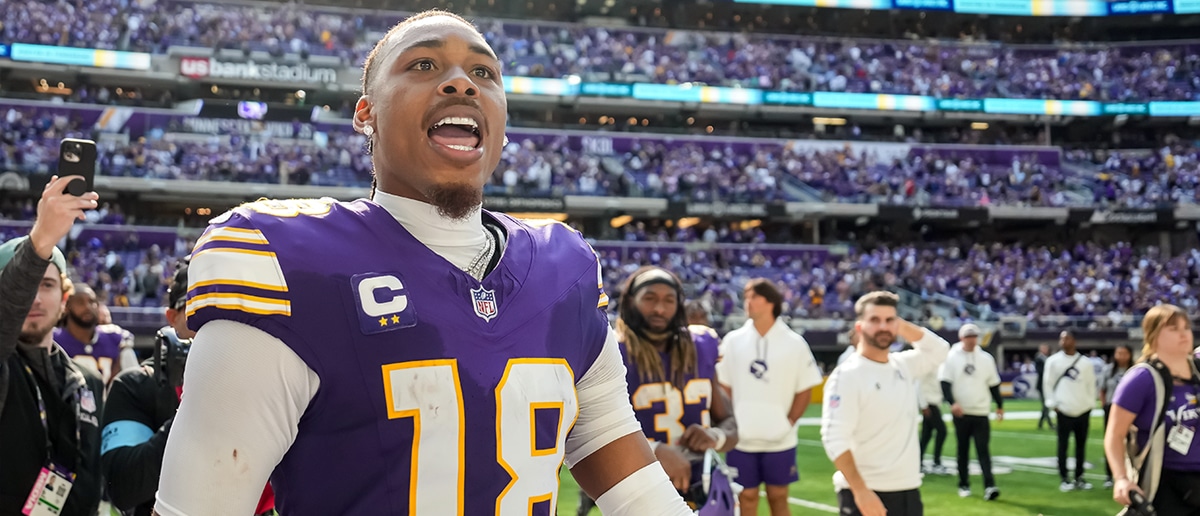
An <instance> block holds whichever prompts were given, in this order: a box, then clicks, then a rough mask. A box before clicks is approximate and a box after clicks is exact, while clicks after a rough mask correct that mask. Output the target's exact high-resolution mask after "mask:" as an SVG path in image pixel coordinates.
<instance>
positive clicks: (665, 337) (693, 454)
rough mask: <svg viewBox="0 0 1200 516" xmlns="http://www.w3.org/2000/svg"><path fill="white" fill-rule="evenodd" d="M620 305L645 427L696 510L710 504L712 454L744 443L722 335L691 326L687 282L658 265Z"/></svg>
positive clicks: (643, 272) (642, 274) (632, 279)
mask: <svg viewBox="0 0 1200 516" xmlns="http://www.w3.org/2000/svg"><path fill="white" fill-rule="evenodd" d="M618 309H619V315H620V316H619V318H618V319H617V338H618V339H619V340H620V342H621V356H622V358H623V359H624V362H625V368H626V369H627V370H628V371H629V372H628V374H627V376H626V383H627V384H628V385H629V395H630V397H631V398H632V400H633V409H634V411H635V413H636V414H637V418H638V421H639V422H640V423H641V425H642V432H643V433H645V434H646V438H647V439H649V440H650V445H651V447H652V448H654V452H655V455H656V456H657V458H658V460H659V462H661V463H662V465H663V468H664V469H666V471H667V476H669V477H670V478H671V483H672V484H674V485H675V488H676V489H678V490H680V491H682V492H684V493H685V499H686V500H687V501H688V502H689V503H690V504H691V505H692V506H693V507H700V506H704V505H705V502H706V501H707V499H708V498H709V497H708V494H709V492H706V491H705V487H704V486H703V483H702V482H701V478H702V471H701V469H702V468H701V466H702V463H703V461H702V460H701V459H702V458H703V456H704V453H705V452H706V451H708V450H710V449H711V450H715V451H718V452H727V451H729V450H731V449H733V446H734V445H735V444H737V425H736V423H735V422H734V418H733V410H732V407H731V405H730V402H729V400H728V398H727V397H726V396H725V395H724V392H723V391H721V390H720V389H714V387H715V386H716V365H717V345H718V344H719V339H718V337H717V334H716V332H715V331H713V329H712V328H709V327H707V326H701V325H692V326H689V325H688V324H687V319H686V317H685V311H684V309H683V287H682V286H681V284H680V282H679V279H678V278H677V277H675V275H674V274H671V273H670V272H668V271H666V270H663V269H661V268H658V267H652V266H647V267H642V268H640V269H638V270H636V271H634V273H633V274H631V275H630V276H629V277H628V278H627V279H626V280H625V283H624V284H623V285H622V288H621V297H620V300H619V304H618ZM714 395H715V396H714ZM714 423H715V424H714ZM722 488H723V487H718V488H717V489H722ZM710 491H711V490H710ZM581 501H582V504H581V506H580V510H579V511H578V512H579V514H586V513H587V512H588V508H589V507H588V505H589V504H588V502H589V499H588V498H587V497H586V496H584V497H581ZM714 505H719V504H714ZM728 514H732V508H731V510H730V512H729V513H728Z"/></svg>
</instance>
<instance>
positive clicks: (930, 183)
mask: <svg viewBox="0 0 1200 516" xmlns="http://www.w3.org/2000/svg"><path fill="white" fill-rule="evenodd" d="M86 116H87V115H86V114H84V113H83V112H82V111H73V110H69V109H65V108H54V109H50V108H47V109H44V110H40V111H39V110H35V109H29V108H16V107H10V108H8V109H7V111H6V113H4V119H3V121H2V123H0V134H3V135H4V137H3V139H2V140H0V168H5V169H17V170H41V169H44V168H45V167H46V166H47V164H48V163H53V162H54V156H55V152H56V149H57V146H58V141H59V139H60V138H62V137H64V136H81V135H85V134H91V128H90V127H88V126H87V125H86V124H84V123H82V122H80V121H81V120H85V119H86ZM92 116H93V117H94V114H93V115H92ZM193 125H195V124H193ZM191 127H193V126H192V125H188V124H179V123H178V121H177V120H172V121H171V122H164V123H163V124H162V126H153V127H149V128H144V129H140V130H139V131H138V132H140V133H141V134H140V135H139V134H133V135H131V136H132V138H131V139H123V138H113V139H108V140H105V139H100V140H99V141H100V142H101V144H100V154H101V157H100V162H101V170H102V173H103V174H106V175H114V176H127V177H144V178H157V179H192V180H206V181H233V182H251V183H275V184H278V183H286V184H300V185H314V186H358V187H364V186H367V185H369V184H370V181H371V180H370V177H371V176H370V170H371V163H370V158H369V156H366V155H365V154H364V153H363V152H361V151H362V147H363V141H364V140H363V138H362V136H360V135H357V134H355V133H353V132H351V131H350V128H349V127H348V126H344V125H342V126H331V127H327V128H324V129H325V130H324V131H321V133H322V135H323V136H324V138H322V139H321V142H320V143H317V141H316V140H314V139H313V138H312V137H309V138H301V137H295V138H290V137H277V135H273V134H270V133H268V132H267V131H259V132H245V131H238V130H221V131H219V133H220V134H215V135H214V134H199V133H195V132H191ZM298 133H299V131H297V135H296V136H299V134H298ZM509 136H510V138H511V140H512V141H511V142H510V143H509V145H508V147H506V148H505V151H504V154H503V158H502V161H501V164H500V166H499V167H498V168H497V170H496V172H495V174H494V176H493V180H492V184H491V185H489V194H493V195H515V196H524V197H538V196H543V197H544V196H559V195H564V194H569V195H605V196H613V195H615V196H627V197H666V198H668V199H673V200H692V201H712V200H717V199H719V200H724V201H726V202H732V201H736V202H767V201H773V200H788V201H823V202H857V203H862V202H874V203H886V204H897V205H958V206H974V205H1022V206H1069V205H1078V206H1087V205H1095V206H1110V205H1111V206H1122V207H1155V206H1159V205H1164V204H1176V203H1185V202H1186V203H1194V202H1195V200H1196V198H1197V189H1198V188H1200V168H1198V166H1197V151H1196V147H1195V146H1193V145H1191V144H1190V143H1187V142H1178V141H1177V142H1174V143H1171V144H1169V145H1168V144H1164V145H1163V146H1162V148H1160V149H1157V150H1153V151H1149V150H1141V151H1138V150H1134V151H1121V152H1114V153H1112V154H1111V155H1110V156H1108V157H1099V156H1098V155H1097V154H1096V153H1090V152H1083V151H1072V152H1068V153H1066V154H1065V156H1064V153H1063V152H1062V151H1061V150H1060V149H1059V148H1057V147H998V146H954V145H913V144H885V143H870V142H831V141H803V140H770V139H738V138H714V137H708V138H703V137H677V136H667V135H652V134H647V135H632V134H629V133H603V134H601V133H586V132H565V131H553V132H551V131H538V130H531V129H519V128H510V129H509ZM1094 159H1102V160H1103V161H1101V162H1100V163H1094V162H1093V160H1094Z"/></svg>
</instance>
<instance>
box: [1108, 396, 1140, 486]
mask: <svg viewBox="0 0 1200 516" xmlns="http://www.w3.org/2000/svg"><path fill="white" fill-rule="evenodd" d="M1135 417H1137V414H1134V413H1133V412H1130V411H1128V410H1125V408H1124V407H1121V406H1120V405H1117V404H1116V403H1113V406H1112V412H1110V413H1109V417H1108V426H1107V427H1105V429H1104V456H1105V457H1106V458H1107V459H1108V464H1109V466H1110V467H1111V468H1112V478H1113V500H1115V501H1116V502H1117V503H1119V504H1121V505H1129V491H1130V490H1131V489H1132V490H1137V491H1139V492H1140V491H1141V488H1139V487H1138V486H1137V485H1136V484H1133V483H1132V482H1131V481H1130V480H1129V474H1128V472H1127V471H1125V438H1126V436H1128V435H1129V427H1130V426H1133V419H1134V418H1135Z"/></svg>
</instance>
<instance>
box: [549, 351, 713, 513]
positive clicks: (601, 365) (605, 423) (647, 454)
mask: <svg viewBox="0 0 1200 516" xmlns="http://www.w3.org/2000/svg"><path fill="white" fill-rule="evenodd" d="M617 346H618V344H617V338H616V334H615V333H614V332H612V330H611V329H610V330H609V333H608V338H607V340H606V342H605V344H604V348H603V349H602V350H601V352H600V355H599V356H598V357H597V358H596V361H595V362H594V363H593V364H592V366H591V368H589V369H588V371H587V372H586V373H584V375H583V377H582V378H580V379H579V382H578V384H576V387H575V390H576V392H577V394H578V398H579V417H578V419H576V421H575V427H574V428H573V429H572V430H571V434H570V435H568V436H567V443H566V460H565V463H566V464H567V466H568V467H569V468H570V469H571V474H572V475H573V476H574V477H575V480H576V482H578V483H579V487H580V489H582V490H583V491H584V492H585V493H587V495H588V496H590V497H592V499H594V500H596V505H597V507H599V508H600V512H602V513H603V514H605V515H607V516H639V515H645V514H661V515H663V516H691V515H692V512H691V510H690V509H688V507H687V504H685V503H684V502H683V497H681V496H680V495H679V493H678V492H677V491H676V490H675V487H674V486H672V485H671V481H670V479H669V478H668V477H667V474H666V472H665V471H664V470H663V468H662V465H661V464H659V463H658V461H656V460H655V458H654V452H652V451H651V450H650V445H649V443H647V442H646V436H645V435H644V434H642V430H641V425H640V424H638V422H637V418H636V417H635V416H634V413H633V405H632V404H631V403H630V399H629V391H628V388H627V386H626V383H625V374H626V370H625V364H624V363H623V362H622V361H621V354H620V351H619V350H618V348H617Z"/></svg>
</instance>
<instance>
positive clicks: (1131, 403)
mask: <svg viewBox="0 0 1200 516" xmlns="http://www.w3.org/2000/svg"><path fill="white" fill-rule="evenodd" d="M1154 374H1155V373H1154V372H1153V371H1151V370H1150V369H1143V368H1136V369H1131V370H1130V371H1129V373H1127V374H1126V375H1125V377H1124V378H1122V379H1121V383H1120V385H1118V386H1117V389H1116V392H1114V393H1113V403H1112V412H1110V413H1109V416H1108V426H1107V427H1105V429H1104V456H1105V458H1107V459H1108V464H1109V466H1110V467H1111V468H1112V478H1113V500H1115V501H1116V502H1117V503H1119V504H1122V505H1129V492H1130V491H1131V490H1135V491H1138V492H1141V489H1140V488H1139V487H1138V486H1137V484H1134V483H1133V482H1132V481H1130V479H1129V471H1127V470H1126V468H1125V459H1126V451H1125V439H1126V438H1127V437H1128V435H1129V429H1130V427H1132V426H1133V420H1134V419H1136V418H1137V414H1138V413H1139V412H1141V411H1143V410H1146V409H1147V408H1148V407H1151V406H1154V403H1155V402H1156V401H1157V400H1156V398H1155V390H1156V387H1155V382H1156V381H1157V379H1156V378H1155V377H1154V376H1153V375H1154ZM1167 393H1168V395H1169V393H1170V391H1167ZM1153 430H1154V429H1152V428H1145V429H1138V431H1139V432H1143V433H1145V434H1149V433H1150V432H1152V431H1153ZM1150 445H1151V443H1150V442H1149V441H1148V440H1147V442H1146V446H1150Z"/></svg>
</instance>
